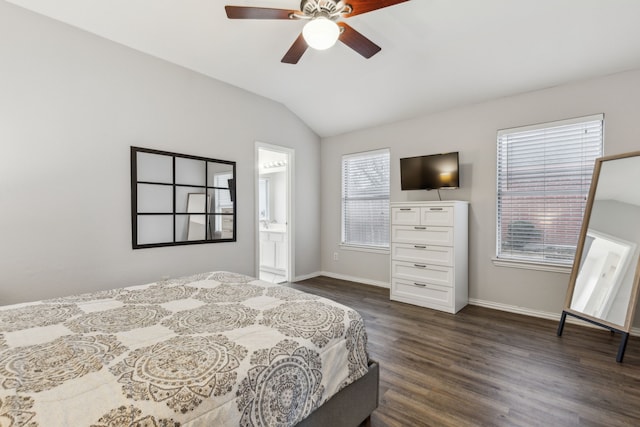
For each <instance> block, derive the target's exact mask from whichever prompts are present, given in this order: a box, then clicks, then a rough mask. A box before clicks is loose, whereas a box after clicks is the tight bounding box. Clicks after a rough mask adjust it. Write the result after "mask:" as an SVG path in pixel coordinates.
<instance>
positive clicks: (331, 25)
mask: <svg viewBox="0 0 640 427" xmlns="http://www.w3.org/2000/svg"><path fill="white" fill-rule="evenodd" d="M302 36H303V37H304V41H306V42H307V44H308V45H309V47H312V48H314V49H317V50H324V49H329V48H330V47H331V46H333V45H334V44H336V41H337V40H338V36H340V27H338V24H336V23H335V22H333V21H332V20H330V19H327V18H325V17H323V16H320V17H318V18H315V19H312V20H311V21H309V22H308V23H307V24H306V25H305V26H304V28H303V29H302Z"/></svg>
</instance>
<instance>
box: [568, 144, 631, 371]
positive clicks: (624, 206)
mask: <svg viewBox="0 0 640 427" xmlns="http://www.w3.org/2000/svg"><path fill="white" fill-rule="evenodd" d="M638 183H640V151H637V152H633V153H626V154H620V155H616V156H609V157H602V158H600V159H598V160H596V164H595V168H594V172H593V180H592V181H591V189H590V191H589V199H588V201H587V205H586V209H585V215H584V221H583V223H582V230H581V233H580V239H579V241H578V246H577V249H576V257H575V260H574V263H573V270H572V271H571V276H570V278H569V288H568V290H567V296H566V299H565V303H564V309H563V311H562V316H561V318H560V325H559V326H558V336H560V335H562V330H563V328H564V323H565V321H566V318H567V315H569V316H572V317H576V318H579V319H581V320H584V321H586V322H590V323H592V324H595V325H598V326H601V327H603V328H606V329H609V330H610V331H611V332H614V333H620V334H621V335H622V339H621V341H620V345H619V347H618V354H617V357H616V360H617V361H618V362H622V359H623V357H624V352H625V349H626V346H627V341H628V339H629V331H630V330H631V326H632V323H633V315H634V312H635V307H636V301H637V299H638V282H639V278H640V276H639V272H638V266H639V264H638V260H639V253H640V188H639V187H636V185H638Z"/></svg>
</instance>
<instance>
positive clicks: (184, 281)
mask: <svg viewBox="0 0 640 427" xmlns="http://www.w3.org/2000/svg"><path fill="white" fill-rule="evenodd" d="M209 276H211V273H200V274H194V275H192V276H187V277H178V278H175V279H167V280H163V281H161V282H158V284H160V285H165V286H172V285H188V284H189V283H193V282H201V281H203V280H207V279H209Z"/></svg>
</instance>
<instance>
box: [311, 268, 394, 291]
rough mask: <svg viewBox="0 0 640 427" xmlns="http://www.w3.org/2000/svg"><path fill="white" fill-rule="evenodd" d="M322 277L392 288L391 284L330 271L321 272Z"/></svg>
mask: <svg viewBox="0 0 640 427" xmlns="http://www.w3.org/2000/svg"><path fill="white" fill-rule="evenodd" d="M320 276H327V277H331V278H332V279H340V280H346V281H349V282H356V283H362V284H364V285H371V286H377V287H379V288H387V289H389V288H391V284H389V282H381V281H379V280H372V279H365V278H362V277H356V276H348V275H346V274H340V273H332V272H330V271H321V272H320Z"/></svg>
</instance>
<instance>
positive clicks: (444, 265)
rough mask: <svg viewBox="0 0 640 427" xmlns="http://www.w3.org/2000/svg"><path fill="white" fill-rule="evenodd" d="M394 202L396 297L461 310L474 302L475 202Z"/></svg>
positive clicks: (393, 287) (393, 283)
mask: <svg viewBox="0 0 640 427" xmlns="http://www.w3.org/2000/svg"><path fill="white" fill-rule="evenodd" d="M390 206H391V299H392V300H394V301H401V302H405V303H409V304H415V305H419V306H422V307H428V308H433V309H435V310H442V311H446V312H448V313H457V312H458V311H459V310H460V309H461V308H462V307H464V306H465V305H467V302H468V300H469V290H468V276H469V274H468V269H469V268H468V236H469V232H468V230H469V225H468V224H469V203H468V202H461V201H442V202H396V203H391V204H390Z"/></svg>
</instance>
